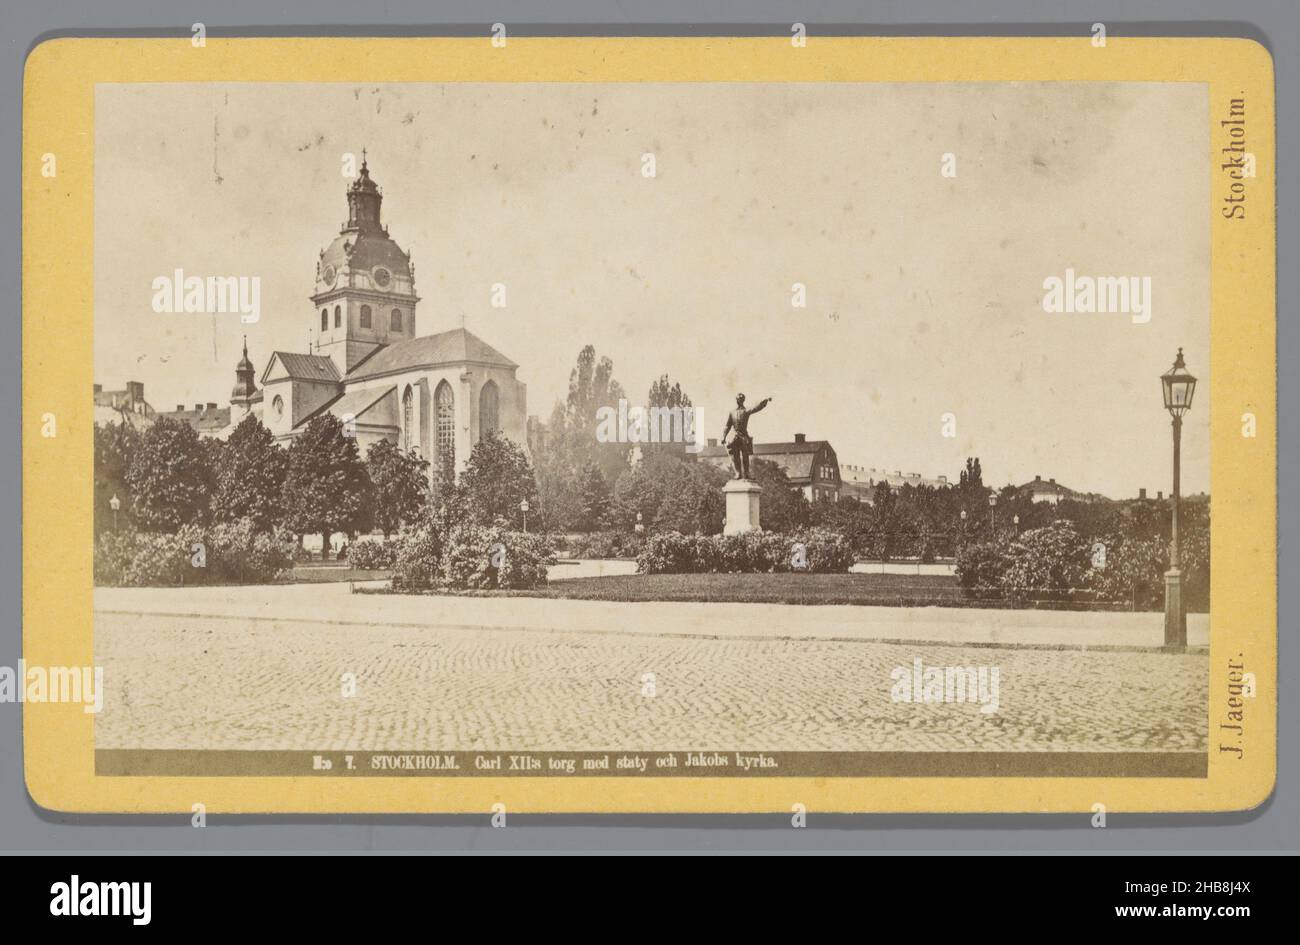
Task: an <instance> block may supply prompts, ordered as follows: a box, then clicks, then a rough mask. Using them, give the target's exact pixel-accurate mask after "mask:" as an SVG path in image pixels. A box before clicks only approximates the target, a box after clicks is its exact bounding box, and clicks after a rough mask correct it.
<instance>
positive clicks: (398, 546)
mask: <svg viewBox="0 0 1300 945" xmlns="http://www.w3.org/2000/svg"><path fill="white" fill-rule="evenodd" d="M393 544H394V553H393V569H394V573H393V587H394V588H404V589H406V590H412V591H418V590H423V589H424V588H428V587H432V586H433V585H434V584H436V583H437V581H438V576H439V574H440V573H441V571H442V550H443V548H442V545H443V543H442V533H441V532H440V531H439V530H438V529H437V527H436V526H434V525H433V524H432V523H428V522H426V523H425V524H423V525H417V526H409V527H407V528H403V529H402V531H401V532H400V533H399V534H398V536H397V538H396V539H395V540H394V542H393Z"/></svg>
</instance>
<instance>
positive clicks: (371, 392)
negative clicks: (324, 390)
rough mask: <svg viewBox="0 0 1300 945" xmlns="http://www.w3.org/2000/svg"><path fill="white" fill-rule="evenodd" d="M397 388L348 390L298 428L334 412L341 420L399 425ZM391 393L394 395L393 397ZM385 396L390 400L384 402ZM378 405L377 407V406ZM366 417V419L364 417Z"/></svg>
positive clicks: (305, 419)
mask: <svg viewBox="0 0 1300 945" xmlns="http://www.w3.org/2000/svg"><path fill="white" fill-rule="evenodd" d="M396 391H397V388H396V387H378V388H376V387H370V388H367V389H366V390H354V391H348V392H347V393H346V394H343V395H342V396H340V397H336V398H335V399H334V400H332V401H330V402H329V403H327V404H325V405H324V406H322V407H321V408H320V409H319V410H314V411H312V412H311V414H309V415H308V416H306V417H303V418H302V420H301V421H300V422H299V423H298V428H301V427H304V426H306V425H307V424H308V423H310V422H311V421H312V420H313V419H314V418H316V417H319V416H320V415H321V414H322V413H332V414H333V415H334V416H336V417H338V418H339V419H340V420H346V419H347V418H348V417H351V418H352V419H353V420H354V421H357V422H360V423H366V424H372V425H376V426H390V427H395V426H397V412H396V411H397V406H396V405H397V394H396ZM389 395H392V396H391V397H390V396H389ZM385 398H388V402H386V403H384V402H383V401H384V400H385ZM376 405H378V406H377V409H375V408H376ZM363 417H364V419H362V418H363Z"/></svg>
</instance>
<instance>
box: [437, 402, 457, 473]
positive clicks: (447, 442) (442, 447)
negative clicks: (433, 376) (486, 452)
mask: <svg viewBox="0 0 1300 945" xmlns="http://www.w3.org/2000/svg"><path fill="white" fill-rule="evenodd" d="M434 404H435V406H436V408H437V417H438V428H437V436H438V465H439V467H440V468H442V469H445V470H452V469H455V468H456V395H455V394H453V393H452V392H451V385H450V384H448V383H447V382H446V381H443V382H442V383H441V384H439V385H438V390H437V392H436V393H435V394H434Z"/></svg>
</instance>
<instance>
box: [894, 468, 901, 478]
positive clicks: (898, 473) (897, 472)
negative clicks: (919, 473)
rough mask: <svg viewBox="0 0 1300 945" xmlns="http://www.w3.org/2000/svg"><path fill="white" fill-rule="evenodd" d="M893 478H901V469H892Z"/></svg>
mask: <svg viewBox="0 0 1300 945" xmlns="http://www.w3.org/2000/svg"><path fill="white" fill-rule="evenodd" d="M894 478H895V479H901V478H903V470H901V469H895V470H894Z"/></svg>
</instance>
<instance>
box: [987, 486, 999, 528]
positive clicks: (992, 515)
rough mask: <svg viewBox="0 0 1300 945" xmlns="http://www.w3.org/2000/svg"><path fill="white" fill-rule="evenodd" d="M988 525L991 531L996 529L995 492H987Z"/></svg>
mask: <svg viewBox="0 0 1300 945" xmlns="http://www.w3.org/2000/svg"><path fill="white" fill-rule="evenodd" d="M989 527H990V528H992V529H993V531H995V532H996V531H997V530H998V497H997V493H990V494H989Z"/></svg>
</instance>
